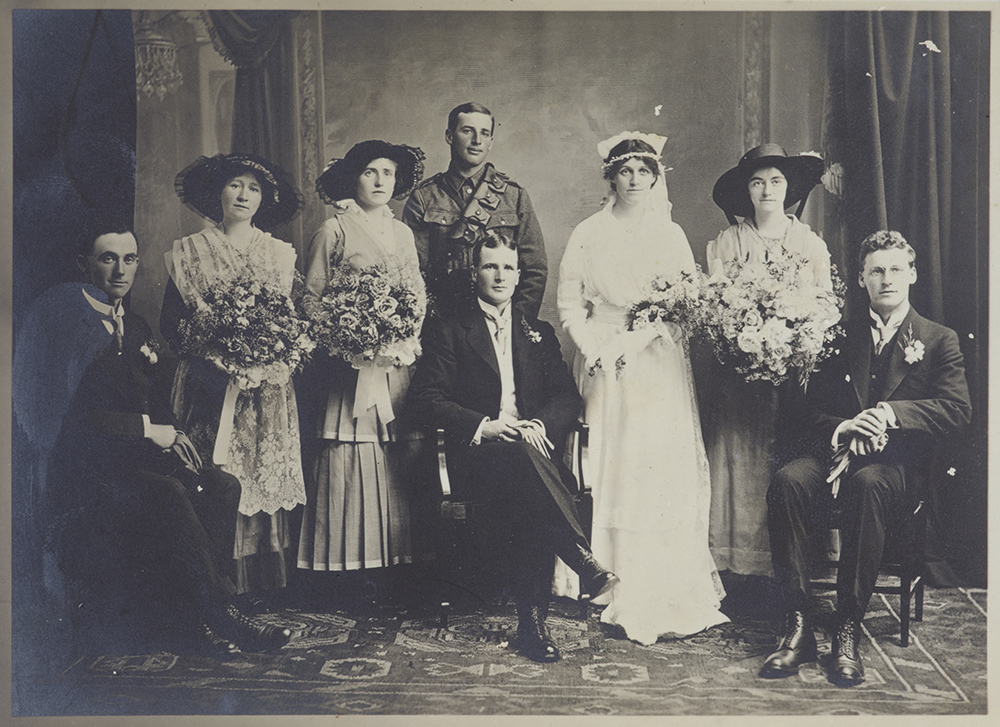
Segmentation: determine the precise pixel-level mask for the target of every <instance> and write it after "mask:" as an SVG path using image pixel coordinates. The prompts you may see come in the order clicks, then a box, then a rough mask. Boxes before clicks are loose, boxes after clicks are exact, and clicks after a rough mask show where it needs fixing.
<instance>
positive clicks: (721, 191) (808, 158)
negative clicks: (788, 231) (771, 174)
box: [712, 144, 826, 220]
mask: <svg viewBox="0 0 1000 727" xmlns="http://www.w3.org/2000/svg"><path fill="white" fill-rule="evenodd" d="M764 167H774V168H775V169H778V170H779V171H780V172H781V173H782V174H784V175H785V179H786V180H788V192H787V193H786V194H785V208H786V209H787V208H788V207H791V206H792V205H794V204H799V203H803V202H804V201H805V199H806V197H808V196H809V192H810V191H811V190H812V188H813V187H815V186H816V185H817V184H819V181H820V178H821V177H822V176H823V171H824V170H825V168H826V164H825V163H824V161H823V159H822V157H819V156H816V155H814V154H797V155H795V156H789V155H788V154H787V153H786V152H785V150H784V149H783V148H781V147H780V146H778V145H777V144H761V145H760V146H755V147H754V148H753V149H751V150H750V151H748V152H747V153H746V154H744V155H743V158H741V159H740V161H739V163H738V164H737V165H736V166H735V167H733V168H732V169H730V170H729V171H727V172H726V173H725V174H723V175H722V176H721V177H719V179H718V181H717V182H716V183H715V188H714V189H713V190H712V199H713V200H714V201H715V203H716V204H717V205H719V207H720V208H722V211H723V212H725V213H726V217H729V218H730V220H732V218H733V216H734V215H737V216H739V217H752V216H753V202H751V201H750V191H749V189H748V188H747V184H749V182H750V176H751V175H752V174H753V173H754V172H755V171H757V170H758V169H762V168H764ZM799 211H801V209H800V210H799ZM796 214H798V211H797V212H796Z"/></svg>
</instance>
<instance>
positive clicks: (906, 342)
mask: <svg viewBox="0 0 1000 727" xmlns="http://www.w3.org/2000/svg"><path fill="white" fill-rule="evenodd" d="M899 347H900V348H901V349H903V358H904V359H905V360H906V363H908V364H915V363H916V362H917V361H920V360H922V359H923V357H924V342H923V341H921V340H920V339H918V338H914V337H913V324H912V323H911V324H910V327H909V328H908V329H907V331H906V333H905V334H904V335H903V339H902V340H901V341H900V342H899Z"/></svg>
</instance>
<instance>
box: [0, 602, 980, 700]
mask: <svg viewBox="0 0 1000 727" xmlns="http://www.w3.org/2000/svg"><path fill="white" fill-rule="evenodd" d="M986 596H987V594H986V591H985V590H977V589H940V590H928V591H927V597H926V600H925V607H924V620H923V622H921V623H915V624H913V627H912V630H911V631H912V634H913V637H912V640H911V644H910V646H909V647H908V648H905V649H904V648H901V647H900V646H899V621H898V614H897V613H896V608H897V604H898V602H897V601H896V600H895V599H886V598H884V597H881V596H875V597H874V598H873V601H872V604H871V608H870V612H869V614H868V617H867V618H866V620H865V622H864V641H863V643H862V655H863V659H864V664H865V668H866V673H867V680H866V681H865V683H864V684H862V685H860V686H857V687H854V688H842V687H838V686H835V685H834V684H832V683H830V682H829V681H828V680H827V678H826V672H825V670H824V668H823V665H822V664H810V665H808V666H806V667H805V668H803V669H802V671H801V673H800V674H799V675H798V676H795V677H791V678H787V679H783V680H775V681H772V680H763V679H760V678H758V676H757V672H758V669H759V668H760V664H761V663H762V661H763V659H764V657H765V656H766V655H767V654H768V653H770V651H771V650H772V648H773V646H774V644H775V643H776V637H775V636H774V630H773V629H774V625H773V624H772V623H770V622H767V621H759V620H752V619H737V620H736V621H734V622H733V623H729V624H725V625H722V626H719V627H716V628H713V629H711V630H709V631H707V632H705V633H702V634H698V635H696V636H693V637H690V638H687V639H682V640H675V641H661V642H659V643H657V644H655V645H653V646H650V647H643V646H639V645H638V644H635V643H633V642H630V641H627V640H624V639H622V638H619V636H620V634H616V633H615V630H614V629H612V628H609V627H607V626H602V625H601V624H600V623H599V622H598V620H597V617H596V612H595V611H592V612H591V614H590V618H589V619H587V620H586V621H581V620H579V618H578V616H579V613H578V611H579V609H578V607H577V606H575V605H574V604H572V603H570V602H559V601H557V602H555V603H554V604H553V608H552V611H551V613H550V615H549V619H548V626H549V629H550V631H551V633H552V634H553V636H554V638H555V640H556V642H557V643H558V645H559V648H560V649H561V650H562V654H563V660H562V661H561V662H559V663H556V664H551V665H541V664H535V663H533V662H531V661H528V660H527V659H525V658H523V657H521V656H519V655H518V654H517V652H516V651H515V650H514V649H513V648H512V647H511V646H510V644H509V640H510V639H512V637H513V632H514V629H515V627H516V619H515V616H514V614H513V612H512V609H504V610H502V611H499V612H495V613H488V612H484V611H479V612H471V613H470V612H466V613H461V614H454V615H452V616H451V617H450V619H449V624H448V628H446V629H445V628H441V627H440V623H439V620H438V616H437V615H435V614H430V613H425V614H423V615H419V616H417V615H412V614H408V613H406V612H396V613H384V614H380V615H377V616H370V617H369V616H366V617H364V618H352V617H351V616H349V615H348V614H346V613H344V612H331V613H316V612H308V613H307V612H297V611H291V610H284V611H281V612H278V613H274V614H266V615H263V616H259V617H257V618H259V619H262V620H266V621H271V622H275V623H281V624H285V625H288V626H290V627H291V628H293V629H294V632H295V635H294V637H293V639H292V641H291V643H289V644H288V645H287V646H286V647H285V648H284V649H282V650H281V652H280V653H278V654H274V655H253V654H248V655H240V656H238V658H236V659H235V660H233V661H229V662H219V661H215V660H213V659H210V658H204V657H196V656H184V655H175V654H171V653H166V652H161V653H152V654H128V655H107V654H99V653H95V654H89V655H87V656H83V657H80V658H78V659H76V660H75V661H72V662H70V663H66V664H65V668H63V669H62V670H61V671H58V670H57V672H55V673H52V674H49V675H47V676H44V677H42V678H41V679H40V680H39V681H37V682H36V683H35V684H34V687H35V688H34V689H33V690H32V692H33V693H34V695H35V697H36V698H40V700H41V701H35V700H33V701H35V703H34V704H32V705H28V704H21V705H18V704H17V700H15V714H22V715H25V714H50V715H52V714H55V715H95V714H103V715H112V714H117V715H123V714H223V715H225V714H230V715H232V714H273V715H278V714H319V715H325V714H331V715H334V714H344V715H346V714H400V715H411V714H412V715H418V714H451V715H477V714H483V715H528V714H534V715H666V714H670V715H747V714H761V715H838V714H845V715H846V714H853V715H869V714H871V715H874V714H913V715H922V714H928V715H930V714H942V715H943V714H986V711H987V704H986V701H987V680H986V612H987V609H986V602H987V598H986ZM820 651H821V653H823V654H828V653H829V639H824V640H823V641H822V642H821V645H820Z"/></svg>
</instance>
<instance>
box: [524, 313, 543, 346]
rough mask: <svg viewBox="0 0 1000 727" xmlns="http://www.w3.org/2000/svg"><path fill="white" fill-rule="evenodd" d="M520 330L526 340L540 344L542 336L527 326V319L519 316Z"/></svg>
mask: <svg viewBox="0 0 1000 727" xmlns="http://www.w3.org/2000/svg"><path fill="white" fill-rule="evenodd" d="M521 330H523V331H524V335H525V336H527V337H528V340H529V341H531V342H532V343H541V342H542V334H541V333H539V332H538V331H536V330H535V329H534V328H532V327H531V326H529V325H528V319H527V318H525V317H524V316H521Z"/></svg>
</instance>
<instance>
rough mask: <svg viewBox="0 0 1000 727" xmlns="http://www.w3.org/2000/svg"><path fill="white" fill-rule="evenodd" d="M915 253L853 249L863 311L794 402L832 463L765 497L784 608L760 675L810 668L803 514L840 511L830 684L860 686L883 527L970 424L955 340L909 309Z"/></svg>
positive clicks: (807, 520) (893, 241)
mask: <svg viewBox="0 0 1000 727" xmlns="http://www.w3.org/2000/svg"><path fill="white" fill-rule="evenodd" d="M915 258H916V254H915V253H914V251H913V248H912V247H910V245H909V244H908V243H907V242H906V240H904V239H903V236H902V235H900V234H899V233H898V232H890V231H885V230H883V231H881V232H876V233H874V234H872V235H869V236H868V237H867V238H865V240H864V241H863V242H862V243H861V249H860V251H859V254H858V261H859V270H860V273H859V284H860V285H861V287H863V288H865V289H866V290H867V291H868V296H869V299H870V304H871V307H870V309H869V310H868V311H867V313H866V314H865V315H863V317H862V318H861V319H860V320H855V321H852V322H849V323H847V324H846V329H847V338H846V341H845V342H844V344H843V345H842V347H841V350H842V353H841V354H840V355H839V356H837V357H835V358H832V359H830V360H828V361H827V362H826V363H824V364H823V365H822V367H821V369H820V371H818V372H816V373H815V374H813V376H812V377H811V378H810V379H809V388H808V390H807V394H806V396H805V400H804V409H805V416H806V421H807V423H808V425H809V426H810V427H811V430H812V431H813V432H815V434H816V435H817V436H818V437H820V438H821V439H822V441H823V442H824V443H825V446H826V447H827V448H828V449H830V448H831V445H832V449H831V450H830V451H831V453H833V454H834V458H833V467H832V469H831V467H829V466H828V462H827V461H820V460H818V459H817V458H816V457H813V456H810V457H802V458H799V459H796V460H794V461H793V462H791V463H789V464H788V465H786V466H785V467H782V468H781V469H780V470H779V471H778V472H777V474H776V475H775V476H774V478H773V479H772V481H771V486H770V488H769V490H768V493H767V507H768V529H769V531H770V538H771V558H772V561H773V564H774V572H775V577H776V578H777V579H778V582H779V585H780V586H781V589H782V592H783V595H784V598H785V601H786V604H785V605H786V609H787V617H786V628H785V633H784V636H783V638H782V640H781V643H780V645H779V647H778V650H777V651H776V652H775V653H774V654H772V655H771V656H769V657H768V659H767V661H766V662H765V664H764V667H763V670H762V672H761V675H762V676H765V677H781V676H787V675H789V674H794V673H796V672H797V671H798V668H799V665H800V664H802V663H804V662H808V661H815V660H816V639H815V637H814V635H813V631H812V624H811V619H810V616H809V613H808V610H807V605H808V601H809V598H808V594H809V554H810V545H809V530H810V524H811V522H812V521H811V516H813V515H814V514H815V513H817V512H821V511H823V510H827V511H829V509H830V508H831V507H832V505H833V504H834V502H833V500H834V498H839V500H840V505H841V508H842V510H841V512H842V516H841V521H840V534H841V553H840V566H839V568H838V573H837V614H836V616H837V620H836V631H835V633H834V636H833V657H834V659H833V661H834V666H833V670H834V671H833V674H832V677H833V679H834V680H835V681H839V682H842V683H845V684H847V685H851V684H856V683H858V682H860V681H862V680H863V679H864V669H863V666H862V664H861V658H860V655H859V653H858V642H859V640H860V637H861V625H860V624H861V619H862V618H863V617H864V613H865V610H866V609H867V607H868V600H869V599H870V598H871V594H872V591H873V589H874V587H875V579H876V577H877V575H878V568H879V563H880V561H881V559H882V550H883V546H884V544H885V530H886V525H887V523H888V522H889V521H890V519H892V518H895V517H898V516H900V515H901V514H903V513H902V512H901V511H902V507H903V505H904V504H905V502H906V499H907V498H906V495H907V493H908V492H909V493H910V494H911V496H912V494H913V493H914V492H917V493H919V491H920V483H921V480H922V479H923V477H922V475H923V474H924V471H925V469H926V465H927V459H928V455H929V454H930V452H931V451H932V450H933V446H934V442H935V440H936V439H937V438H938V437H941V436H943V435H947V434H951V433H953V432H957V431H959V430H960V429H961V428H963V427H964V426H965V425H966V424H968V422H969V419H970V416H971V411H972V409H971V404H970V401H969V391H968V387H967V385H966V382H965V367H964V364H963V360H962V352H961V350H960V349H959V345H958V336H957V335H956V334H955V332H954V331H952V330H951V329H950V328H946V327H944V326H942V325H939V324H937V323H934V322H933V321H929V320H927V319H926V318H924V317H922V316H921V315H920V314H918V313H917V312H916V311H915V310H914V309H913V308H912V306H910V303H909V290H910V285H912V284H913V283H914V282H916V279H917V270H916V265H915Z"/></svg>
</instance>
